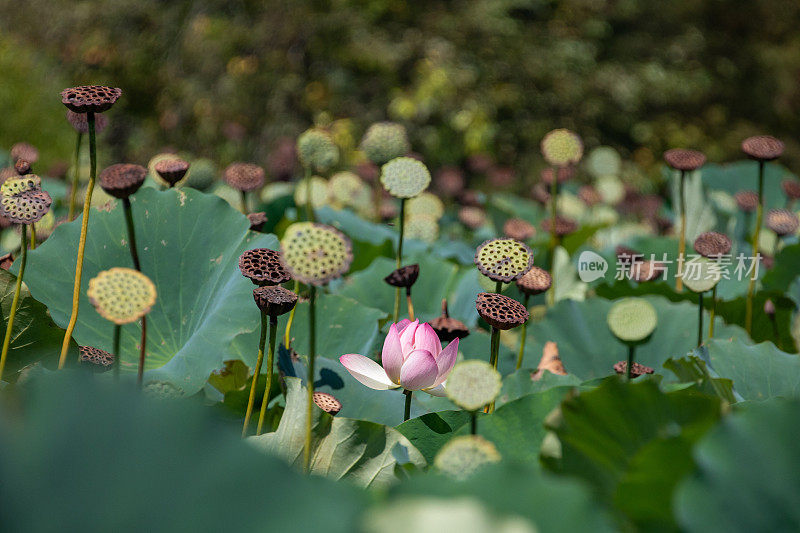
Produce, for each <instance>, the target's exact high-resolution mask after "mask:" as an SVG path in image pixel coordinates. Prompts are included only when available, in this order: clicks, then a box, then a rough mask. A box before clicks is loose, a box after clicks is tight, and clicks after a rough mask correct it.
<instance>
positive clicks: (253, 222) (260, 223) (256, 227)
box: [247, 211, 267, 231]
mask: <svg viewBox="0 0 800 533" xmlns="http://www.w3.org/2000/svg"><path fill="white" fill-rule="evenodd" d="M247 220H249V221H250V230H251V231H261V230H262V229H264V224H266V223H267V214H266V213H265V212H264V211H258V212H256V213H249V214H248V215H247Z"/></svg>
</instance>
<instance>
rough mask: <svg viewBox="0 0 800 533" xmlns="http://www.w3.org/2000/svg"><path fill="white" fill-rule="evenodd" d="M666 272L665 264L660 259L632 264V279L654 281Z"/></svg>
mask: <svg viewBox="0 0 800 533" xmlns="http://www.w3.org/2000/svg"><path fill="white" fill-rule="evenodd" d="M662 274H664V265H662V264H661V263H660V262H658V261H649V260H648V261H636V262H634V263H633V265H631V279H633V280H634V281H638V282H639V283H643V282H646V281H653V280H656V279H658V278H660V277H661V275H662Z"/></svg>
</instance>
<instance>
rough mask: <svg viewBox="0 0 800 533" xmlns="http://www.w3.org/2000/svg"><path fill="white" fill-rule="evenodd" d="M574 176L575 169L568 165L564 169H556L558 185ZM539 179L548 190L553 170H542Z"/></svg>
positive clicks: (549, 168) (551, 182)
mask: <svg viewBox="0 0 800 533" xmlns="http://www.w3.org/2000/svg"><path fill="white" fill-rule="evenodd" d="M574 175H575V167H574V166H572V165H568V166H565V167H558V172H557V173H556V176H558V183H559V185H560V184H562V183H566V182H568V181H569V180H571V179H572V177H573V176H574ZM540 178H541V180H542V183H544V184H545V185H547V187H548V188H549V187H550V186H551V185H552V184H553V168H552V167H547V168H545V169H544V170H542V173H541V174H540Z"/></svg>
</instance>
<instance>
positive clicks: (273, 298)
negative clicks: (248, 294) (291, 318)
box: [253, 285, 297, 317]
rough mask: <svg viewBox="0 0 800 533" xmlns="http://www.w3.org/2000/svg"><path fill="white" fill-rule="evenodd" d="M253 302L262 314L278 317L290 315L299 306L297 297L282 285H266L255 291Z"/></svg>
mask: <svg viewBox="0 0 800 533" xmlns="http://www.w3.org/2000/svg"><path fill="white" fill-rule="evenodd" d="M253 300H255V302H256V305H257V306H258V308H259V309H261V312H262V313H264V314H265V315H267V316H272V317H278V316H281V315H283V314H286V313H288V312H289V311H291V310H292V309H294V306H295V305H297V295H296V294H295V293H293V292H292V291H290V290H287V289H284V288H283V287H281V286H280V285H270V286H267V285H264V286H261V287H256V288H255V289H253Z"/></svg>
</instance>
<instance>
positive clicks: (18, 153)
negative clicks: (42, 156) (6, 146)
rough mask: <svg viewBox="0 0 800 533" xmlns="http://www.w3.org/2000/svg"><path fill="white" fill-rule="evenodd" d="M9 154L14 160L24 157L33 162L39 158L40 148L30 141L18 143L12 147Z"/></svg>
mask: <svg viewBox="0 0 800 533" xmlns="http://www.w3.org/2000/svg"><path fill="white" fill-rule="evenodd" d="M9 155H10V156H11V160H12V161H16V160H17V159H24V160H25V161H27V162H29V163H31V164H33V163H36V162H37V161H38V160H39V150H37V149H36V147H35V146H34V145H32V144H29V143H16V144H15V145H14V146H12V147H11V152H10V153H9Z"/></svg>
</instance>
